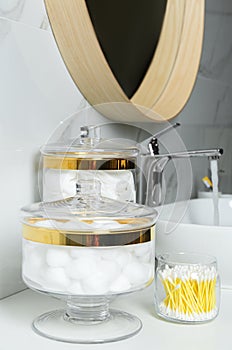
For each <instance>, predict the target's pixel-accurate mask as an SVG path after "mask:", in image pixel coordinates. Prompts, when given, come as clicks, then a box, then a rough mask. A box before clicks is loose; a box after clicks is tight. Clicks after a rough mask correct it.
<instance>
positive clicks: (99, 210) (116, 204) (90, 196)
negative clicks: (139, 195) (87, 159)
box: [22, 180, 157, 234]
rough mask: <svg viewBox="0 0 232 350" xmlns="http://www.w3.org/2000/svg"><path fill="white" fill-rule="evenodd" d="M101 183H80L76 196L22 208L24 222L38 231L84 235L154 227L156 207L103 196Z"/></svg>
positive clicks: (83, 181)
mask: <svg viewBox="0 0 232 350" xmlns="http://www.w3.org/2000/svg"><path fill="white" fill-rule="evenodd" d="M100 193H101V191H100V182H99V181H96V180H95V181H91V180H90V181H87V180H86V181H85V180H82V181H80V183H79V184H77V194H76V195H75V196H74V197H69V198H67V199H63V200H59V201H55V202H40V203H35V204H32V205H31V206H28V207H24V208H22V220H23V223H24V224H26V225H30V226H36V227H38V228H50V229H54V230H61V231H66V230H67V231H79V232H80V231H81V232H93V231H94V232H95V233H98V234H99V233H102V234H104V232H109V231H110V232H124V231H128V230H140V229H145V228H149V227H151V226H153V225H154V224H155V222H156V219H157V212H156V210H155V209H154V208H150V207H146V206H144V205H139V204H134V203H131V202H121V201H116V200H113V199H110V198H107V197H102V196H101V195H100Z"/></svg>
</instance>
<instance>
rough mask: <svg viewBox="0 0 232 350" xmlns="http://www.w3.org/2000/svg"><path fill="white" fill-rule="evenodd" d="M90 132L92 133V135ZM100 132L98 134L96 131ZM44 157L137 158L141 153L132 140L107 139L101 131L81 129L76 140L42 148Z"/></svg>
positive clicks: (63, 141) (67, 140)
mask: <svg viewBox="0 0 232 350" xmlns="http://www.w3.org/2000/svg"><path fill="white" fill-rule="evenodd" d="M90 130H91V131H92V133H90ZM96 130H98V133H96V132H95V131H96ZM41 153H42V155H43V156H53V157H54V156H55V157H61V156H63V157H69V158H79V159H80V158H81V159H82V158H87V159H103V158H107V159H110V158H120V159H123V158H124V159H128V158H135V157H137V155H138V153H139V147H138V145H137V144H136V143H135V142H134V141H132V140H125V139H123V142H122V139H120V138H118V139H116V138H113V139H110V138H109V139H106V138H102V137H101V136H100V129H97V128H93V127H92V128H89V127H87V126H86V127H81V133H80V136H79V137H77V138H76V139H66V140H62V141H59V142H57V143H50V144H47V145H44V146H42V147H41Z"/></svg>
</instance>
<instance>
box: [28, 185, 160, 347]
mask: <svg viewBox="0 0 232 350" xmlns="http://www.w3.org/2000/svg"><path fill="white" fill-rule="evenodd" d="M156 219H157V213H156V211H155V210H154V209H153V208H149V207H146V206H143V205H139V204H135V203H130V202H120V201H116V200H112V199H110V198H106V197H102V196H101V194H100V184H99V182H98V181H80V182H79V183H78V185H77V194H76V195H75V196H73V197H70V198H67V199H64V200H60V201H54V202H49V203H48V202H41V203H35V204H33V205H31V206H29V207H25V208H23V209H22V225H23V279H24V281H25V283H26V284H27V285H28V287H29V288H32V289H34V290H36V291H39V292H42V293H46V294H49V295H52V296H55V297H58V298H60V299H62V300H65V301H66V302H67V308H66V309H65V310H57V311H54V312H49V313H46V314H44V315H42V316H40V317H38V318H37V319H36V320H35V321H34V323H33V327H34V329H36V331H37V332H38V333H39V334H42V335H44V336H46V337H49V338H52V339H56V340H62V341H67V342H76V343H96V342H107V341H114V340H118V339H124V338H127V337H129V336H131V335H133V334H135V333H137V332H138V331H139V330H140V328H141V321H140V320H139V319H138V318H137V317H135V316H133V315H130V314H127V313H125V312H120V311H115V310H112V311H111V310H109V302H110V301H111V299H112V298H114V297H115V296H116V295H120V294H126V293H131V292H134V291H137V290H140V289H143V288H145V287H146V286H148V285H149V284H150V283H151V282H152V280H153V278H154V225H155V222H156ZM86 327H87V328H86Z"/></svg>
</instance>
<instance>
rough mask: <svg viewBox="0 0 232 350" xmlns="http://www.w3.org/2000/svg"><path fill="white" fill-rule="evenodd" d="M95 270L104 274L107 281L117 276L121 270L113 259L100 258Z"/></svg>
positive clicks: (109, 281)
mask: <svg viewBox="0 0 232 350" xmlns="http://www.w3.org/2000/svg"><path fill="white" fill-rule="evenodd" d="M97 272H99V273H102V274H104V276H105V279H106V280H107V283H109V284H110V283H111V282H112V281H113V280H115V279H116V278H118V276H119V275H120V272H121V268H120V266H119V265H118V264H117V263H116V262H115V261H110V260H101V261H100V262H99V263H98V264H97Z"/></svg>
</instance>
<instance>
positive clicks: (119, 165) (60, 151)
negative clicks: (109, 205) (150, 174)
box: [41, 127, 139, 202]
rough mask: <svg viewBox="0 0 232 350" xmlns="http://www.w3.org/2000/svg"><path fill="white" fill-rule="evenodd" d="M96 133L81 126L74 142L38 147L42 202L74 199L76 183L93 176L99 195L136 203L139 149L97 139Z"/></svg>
mask: <svg viewBox="0 0 232 350" xmlns="http://www.w3.org/2000/svg"><path fill="white" fill-rule="evenodd" d="M90 131H91V132H90ZM97 131H98V133H100V129H97V128H90V129H89V127H82V128H81V135H80V137H79V138H77V139H76V140H66V141H65V142H60V143H56V144H48V145H46V146H44V147H42V148H41V154H42V160H43V162H42V163H43V165H42V167H43V175H42V177H43V179H42V183H43V185H42V187H43V188H42V194H43V200H44V201H54V200H59V199H63V198H68V197H70V196H74V195H75V193H76V183H78V182H79V181H82V180H91V179H92V178H93V177H94V178H95V179H97V180H98V181H100V182H101V194H102V196H105V197H108V198H112V199H116V200H122V201H124V200H125V201H131V202H135V201H136V191H137V185H138V184H137V182H138V176H137V156H138V153H139V150H138V149H137V148H136V147H135V143H134V142H129V141H128V144H126V142H125V141H124V143H123V144H124V146H125V147H122V144H121V143H119V142H116V141H113V140H106V139H103V138H101V137H100V135H98V134H97V133H96V132H97ZM91 133H92V134H91Z"/></svg>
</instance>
